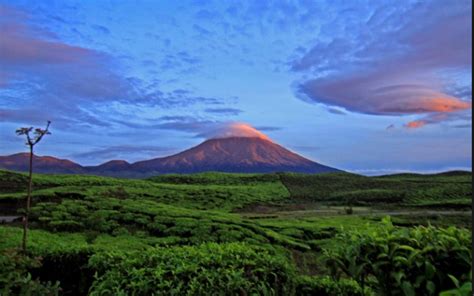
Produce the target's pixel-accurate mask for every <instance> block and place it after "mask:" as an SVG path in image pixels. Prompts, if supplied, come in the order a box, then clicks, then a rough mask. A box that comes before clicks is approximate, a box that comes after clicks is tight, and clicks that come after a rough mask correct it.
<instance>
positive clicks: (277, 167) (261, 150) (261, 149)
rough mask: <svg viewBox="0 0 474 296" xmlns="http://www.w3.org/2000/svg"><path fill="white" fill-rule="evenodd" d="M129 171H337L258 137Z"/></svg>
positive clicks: (214, 142)
mask: <svg viewBox="0 0 474 296" xmlns="http://www.w3.org/2000/svg"><path fill="white" fill-rule="evenodd" d="M131 168H132V169H133V170H134V171H140V172H146V171H155V172H159V173H162V172H166V173H195V172H205V171H220V172H239V173H267V172H279V171H288V172H301V173H322V172H334V171H338V170H337V169H334V168H331V167H328V166H324V165H321V164H319V163H316V162H313V161H311V160H309V159H306V158H304V157H302V156H299V155H298V154H296V153H293V152H291V151H289V150H287V149H285V148H283V147H282V146H280V145H278V144H275V143H273V142H272V141H270V140H267V139H263V138H257V137H232V138H221V139H211V140H207V141H205V142H203V143H201V144H200V145H198V146H196V147H193V148H191V149H188V150H186V151H183V152H181V153H178V154H176V155H172V156H168V157H164V158H155V159H152V160H147V161H140V162H136V163H134V164H132V165H131Z"/></svg>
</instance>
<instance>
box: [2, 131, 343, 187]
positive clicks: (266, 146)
mask: <svg viewBox="0 0 474 296" xmlns="http://www.w3.org/2000/svg"><path fill="white" fill-rule="evenodd" d="M202 136H203V137H208V140H206V141H204V142H203V143H201V144H199V145H197V146H195V147H193V148H190V149H188V150H185V151H183V152H180V153H178V154H175V155H171V156H168V157H160V158H154V159H150V160H145V161H139V162H135V163H132V164H130V163H128V162H126V161H124V160H112V161H108V162H106V163H103V164H101V165H98V166H81V165H79V164H77V163H74V162H72V161H69V160H64V159H57V158H54V157H50V156H43V157H41V156H35V158H34V171H35V172H38V173H66V174H93V175H104V176H117V177H135V178H137V177H149V176H153V175H158V174H169V173H178V174H185V173H200V172H209V171H215V172H228V173H272V172H296V173H326V172H337V171H339V170H338V169H335V168H332V167H329V166H325V165H322V164H319V163H317V162H314V161H311V160H309V159H307V158H304V157H302V156H300V155H298V154H296V153H294V152H291V151H290V150H288V149H286V148H284V147H282V146H280V145H278V144H277V143H275V142H273V141H272V140H271V139H270V138H268V137H267V136H266V135H264V134H262V133H261V132H259V131H257V130H256V129H254V128H253V127H251V126H249V125H247V124H241V123H233V124H230V125H229V126H225V127H223V128H221V129H220V130H217V131H214V132H212V133H210V134H207V135H202ZM0 168H4V169H10V170H17V171H27V170H28V154H26V153H20V154H14V155H10V156H3V157H0Z"/></svg>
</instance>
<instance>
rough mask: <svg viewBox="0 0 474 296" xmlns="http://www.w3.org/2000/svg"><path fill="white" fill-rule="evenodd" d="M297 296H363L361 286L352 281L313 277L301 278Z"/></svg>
mask: <svg viewBox="0 0 474 296" xmlns="http://www.w3.org/2000/svg"><path fill="white" fill-rule="evenodd" d="M296 295H298V296H312V295H318V296H362V295H367V294H364V293H362V289H361V287H360V286H359V284H358V283H357V282H356V281H354V280H350V279H340V280H338V281H335V280H333V279H331V278H330V277H328V276H325V277H311V276H300V277H298V279H297V281H296Z"/></svg>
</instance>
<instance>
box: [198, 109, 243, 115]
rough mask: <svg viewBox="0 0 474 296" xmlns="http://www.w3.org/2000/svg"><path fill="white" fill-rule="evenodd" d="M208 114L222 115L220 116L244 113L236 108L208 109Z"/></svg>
mask: <svg viewBox="0 0 474 296" xmlns="http://www.w3.org/2000/svg"><path fill="white" fill-rule="evenodd" d="M204 111H205V112H207V113H212V114H220V115H239V114H240V113H242V112H244V111H242V110H240V109H236V108H207V109H205V110H204Z"/></svg>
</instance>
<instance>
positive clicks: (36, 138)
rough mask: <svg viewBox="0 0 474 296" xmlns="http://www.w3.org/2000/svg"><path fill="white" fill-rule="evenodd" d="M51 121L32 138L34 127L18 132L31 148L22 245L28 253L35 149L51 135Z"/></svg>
mask: <svg viewBox="0 0 474 296" xmlns="http://www.w3.org/2000/svg"><path fill="white" fill-rule="evenodd" d="M50 124H51V121H49V120H48V124H47V125H46V128H45V129H41V128H36V129H35V130H34V132H33V135H32V136H31V135H30V133H31V132H32V131H33V127H22V128H19V129H17V130H16V134H17V135H18V136H23V135H25V136H26V143H25V144H26V145H28V147H29V148H30V168H29V176H28V193H27V196H26V209H25V213H24V214H23V240H22V243H21V248H22V250H23V252H26V239H27V235H28V217H29V215H30V207H31V189H32V187H33V155H34V154H33V148H34V146H35V145H36V144H38V143H39V141H41V139H42V138H43V136H44V135H50V134H51V133H50V132H49V130H48V129H49V125H50Z"/></svg>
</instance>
